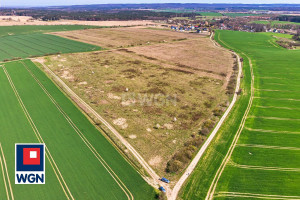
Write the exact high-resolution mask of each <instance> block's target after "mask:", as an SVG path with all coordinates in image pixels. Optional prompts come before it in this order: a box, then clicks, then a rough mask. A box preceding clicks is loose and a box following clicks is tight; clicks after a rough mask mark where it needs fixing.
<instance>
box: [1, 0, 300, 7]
mask: <svg viewBox="0 0 300 200" xmlns="http://www.w3.org/2000/svg"><path fill="white" fill-rule="evenodd" d="M107 3H245V4H247V3H252V4H254V3H258V4H264V3H266V4H271V3H290V4H293V3H295V4H296V3H298V4H300V0H38V1H37V0H26V1H24V0H0V6H1V7H3V6H4V7H8V6H55V5H84V4H107Z"/></svg>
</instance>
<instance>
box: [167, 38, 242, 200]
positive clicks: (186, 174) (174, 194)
mask: <svg viewBox="0 0 300 200" xmlns="http://www.w3.org/2000/svg"><path fill="white" fill-rule="evenodd" d="M212 37H213V34H211V36H210V39H211V41H212V42H213V43H214V45H215V46H216V47H217V48H222V47H220V46H219V45H218V44H217V43H216V42H215V41H214V40H213V39H212ZM234 54H235V55H236V56H237V59H238V63H239V73H238V77H237V82H236V88H235V94H234V96H233V99H232V101H231V103H230V105H229V107H228V108H227V110H226V111H225V113H224V115H223V116H222V118H221V119H220V121H219V122H218V124H217V126H216V127H215V129H214V130H213V131H212V133H211V134H210V136H209V137H208V138H207V140H206V141H205V143H204V144H203V146H202V147H201V149H200V150H199V152H198V153H197V155H196V156H195V158H194V159H193V160H192V162H191V163H190V165H189V166H188V167H187V169H186V170H185V172H184V173H183V175H182V176H181V177H180V179H179V181H178V182H177V183H176V185H175V187H174V188H173V190H172V194H171V196H169V198H168V199H169V200H175V199H176V198H177V195H178V192H179V191H180V189H181V187H182V185H183V184H184V182H185V181H186V179H187V178H188V177H189V175H190V174H191V173H192V172H193V170H194V169H195V167H196V165H197V164H198V162H199V160H200V159H201V157H202V155H203V154H204V152H205V151H206V149H207V147H208V146H209V144H210V143H211V141H212V140H213V139H214V137H215V135H216V134H217V132H218V130H219V129H220V127H221V126H222V124H223V122H224V121H225V119H226V117H227V116H228V114H229V112H230V111H231V109H232V108H233V106H234V104H235V102H236V100H237V92H238V91H239V89H240V80H241V75H242V62H241V61H240V57H239V55H237V54H236V53H234Z"/></svg>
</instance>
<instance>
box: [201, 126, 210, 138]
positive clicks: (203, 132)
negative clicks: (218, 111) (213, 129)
mask: <svg viewBox="0 0 300 200" xmlns="http://www.w3.org/2000/svg"><path fill="white" fill-rule="evenodd" d="M200 134H201V135H204V136H207V135H208V134H209V129H208V128H202V129H201V131H200Z"/></svg>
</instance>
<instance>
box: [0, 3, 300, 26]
mask: <svg viewBox="0 0 300 200" xmlns="http://www.w3.org/2000/svg"><path fill="white" fill-rule="evenodd" d="M172 10H176V12H165V11H172ZM189 10H190V11H191V12H186V11H189ZM250 10H257V11H259V10H260V11H266V10H270V11H300V4H195V3H190V4H178V3H170V4H99V5H74V6H52V7H35V8H23V9H21V8H10V9H0V15H11V14H14V15H19V16H32V17H33V18H34V19H41V20H44V21H49V20H60V19H69V20H88V21H103V20H164V19H167V18H172V17H194V16H195V15H196V13H193V12H194V11H198V12H199V11H200V12H201V11H210V12H220V11H222V12H248V11H250ZM163 11H164V12H163ZM181 11H182V13H181ZM278 20H281V21H292V22H299V18H297V17H289V16H283V17H281V18H279V19H278Z"/></svg>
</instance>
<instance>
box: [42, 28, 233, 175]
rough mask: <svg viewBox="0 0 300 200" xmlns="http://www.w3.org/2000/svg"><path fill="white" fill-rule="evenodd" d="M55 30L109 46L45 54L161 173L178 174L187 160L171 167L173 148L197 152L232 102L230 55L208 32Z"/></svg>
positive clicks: (65, 79) (52, 66)
mask: <svg viewBox="0 0 300 200" xmlns="http://www.w3.org/2000/svg"><path fill="white" fill-rule="evenodd" d="M55 34H57V35H62V36H63V37H67V38H72V37H73V36H74V37H76V38H73V39H76V40H79V41H85V42H89V43H91V44H98V45H100V46H105V47H106V48H110V49H111V50H108V51H101V52H91V53H79V54H66V55H62V56H61V57H58V56H55V55H54V56H49V57H46V58H45V59H44V60H43V59H40V61H42V62H44V64H45V65H47V66H48V67H49V68H51V69H52V70H53V71H54V72H55V73H56V74H57V75H58V76H59V77H61V78H62V80H64V81H65V82H66V84H67V85H68V86H69V87H70V88H72V89H73V90H74V91H75V92H76V93H77V94H79V95H80V96H81V97H82V98H83V99H84V100H85V101H86V102H87V103H89V104H90V105H91V107H93V108H94V109H95V110H96V111H97V112H98V113H100V114H101V115H102V116H103V117H104V118H105V119H107V120H108V121H109V122H110V123H111V124H113V125H114V127H115V128H116V129H117V130H118V131H119V132H120V133H121V134H122V135H123V136H124V137H125V138H126V139H127V140H128V141H129V142H130V143H131V144H132V145H133V146H134V147H135V148H136V149H137V150H138V151H139V152H141V154H142V155H143V157H144V158H145V160H146V161H147V162H148V163H149V165H150V166H152V167H153V168H154V169H155V170H156V171H157V172H158V173H159V174H161V175H167V176H168V177H169V178H172V179H173V178H174V179H173V180H175V179H176V177H174V176H178V175H180V173H181V171H182V169H184V167H185V164H186V163H187V161H179V163H180V166H179V167H178V170H177V171H176V170H175V169H171V168H170V170H171V171H172V172H173V170H174V171H176V173H168V174H167V173H166V171H165V170H166V168H167V166H170V163H169V165H168V164H167V163H168V162H169V161H170V160H171V162H173V163H174V162H175V164H176V163H178V161H177V160H176V159H177V158H176V157H175V158H174V159H173V156H174V155H175V154H176V153H177V155H178V154H179V153H178V152H182V148H186V151H188V153H187V154H188V156H190V157H191V156H192V152H195V150H196V149H197V147H196V146H198V147H199V146H200V145H201V144H202V142H203V141H204V140H205V134H208V132H209V129H211V128H212V127H213V126H214V123H215V122H216V121H217V120H218V117H219V116H220V115H221V114H222V112H223V110H224V108H225V107H226V106H227V101H228V96H227V95H226V92H227V86H228V85H229V84H228V80H229V79H230V76H231V74H232V71H233V70H232V67H233V60H234V58H233V57H232V55H231V54H230V53H229V52H228V51H226V50H220V49H218V48H216V47H214V46H213V45H212V43H211V41H210V40H209V38H208V37H207V36H203V35H202V36H201V35H198V34H197V35H196V34H185V33H176V32H171V31H166V30H164V31H162V30H153V29H138V28H114V29H101V30H100V29H99V30H82V31H72V32H61V33H55ZM141 35H143V37H141ZM90 36H92V37H90ZM104 38H105V39H104ZM109 41H111V43H109ZM102 44H103V45H102ZM109 44H111V45H110V46H109ZM120 47H122V48H120ZM125 47H126V48H125ZM217 55H218V56H217ZM62 61H63V62H62ZM156 95H160V100H159V102H157V101H156V99H155V97H156ZM161 100H162V101H161ZM201 128H203V129H204V131H203V133H202V134H199V131H200V130H201ZM178 157H179V156H178ZM183 158H184V159H186V156H185V155H184V156H183ZM187 160H188V159H187Z"/></svg>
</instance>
